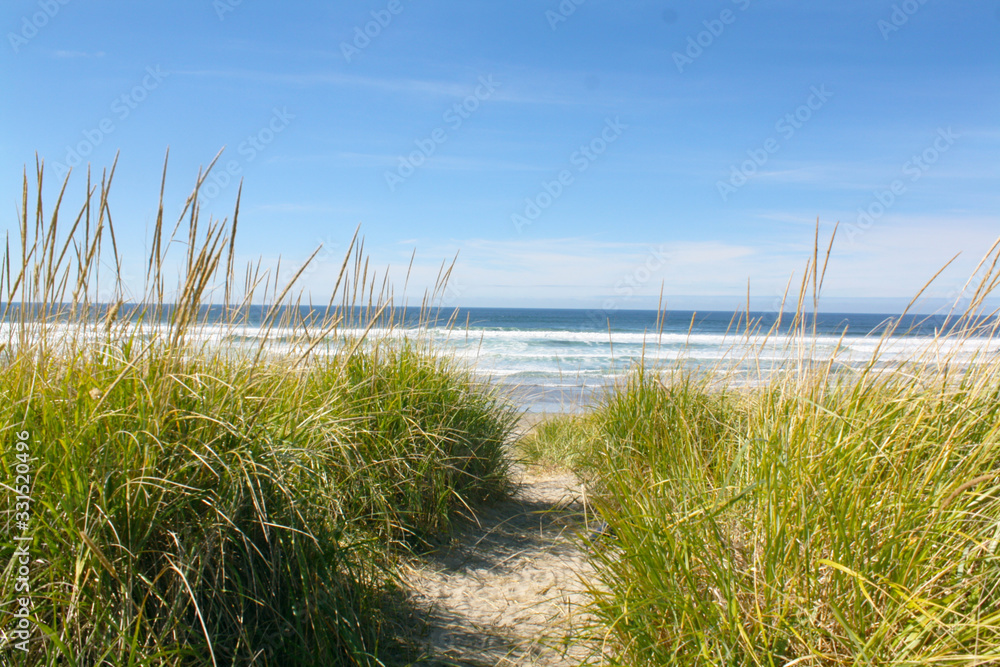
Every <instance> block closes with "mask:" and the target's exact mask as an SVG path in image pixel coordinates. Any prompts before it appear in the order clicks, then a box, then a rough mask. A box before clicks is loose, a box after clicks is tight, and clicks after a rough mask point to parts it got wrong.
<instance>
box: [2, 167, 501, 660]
mask: <svg viewBox="0 0 1000 667" xmlns="http://www.w3.org/2000/svg"><path fill="white" fill-rule="evenodd" d="M113 174H114V168H112V169H111V170H110V172H109V173H107V174H105V175H104V176H103V177H102V178H101V181H100V183H98V184H91V179H90V175H89V174H88V176H87V194H86V195H85V197H84V201H83V202H82V204H81V205H80V207H79V208H78V209H77V210H75V211H73V212H71V215H70V216H69V218H70V221H71V222H70V223H68V224H67V223H65V222H60V214H61V209H62V208H63V195H64V193H65V192H66V189H67V183H68V179H67V182H64V183H63V184H62V190H61V191H60V194H59V198H58V203H57V204H56V206H55V210H52V211H43V205H42V202H43V197H42V189H43V176H44V169H43V167H42V166H41V165H38V167H37V171H36V174H35V178H34V179H33V182H32V183H31V184H30V185H31V186H32V187H34V188H35V189H36V192H35V193H33V194H32V195H29V189H30V188H29V180H30V179H29V178H28V177H27V175H25V179H24V197H23V205H22V207H21V208H22V210H21V211H20V212H19V214H20V215H19V218H20V220H19V226H20V241H19V243H15V244H14V245H13V246H11V244H8V247H7V250H6V252H5V253H4V257H3V263H2V271H0V295H2V299H3V318H2V322H3V323H4V324H3V326H4V327H5V330H4V340H3V341H0V345H2V347H0V387H2V389H0V392H2V401H0V426H2V428H3V432H4V441H5V447H4V455H3V457H2V458H0V484H2V485H3V486H2V488H3V491H4V494H5V495H6V496H7V497H8V499H9V502H5V503H4V504H3V509H0V513H2V514H3V518H4V527H5V530H6V531H7V534H8V535H10V536H16V537H17V538H18V539H17V540H14V539H7V540H5V541H4V542H3V544H2V546H0V564H2V566H3V569H4V573H3V578H2V581H0V599H2V600H3V601H4V603H5V604H4V605H3V606H0V656H2V660H0V662H2V663H3V664H25V665H115V666H116V667H118V666H123V665H237V664H239V665H251V664H253V665H317V666H330V665H377V664H383V663H385V662H386V661H387V660H389V658H388V657H387V656H394V655H397V654H399V651H401V650H402V649H401V648H400V647H399V646H398V645H397V644H396V643H395V640H394V638H393V635H394V634H395V632H396V626H397V624H398V623H399V622H400V621H399V616H400V614H401V613H402V612H401V611H400V610H399V608H398V607H399V606H398V604H397V603H398V596H395V595H394V592H395V585H396V584H395V581H396V569H395V562H396V557H397V554H398V553H400V552H401V551H402V550H405V549H409V548H413V547H416V548H420V546H421V545H422V544H423V543H424V542H425V541H426V540H427V539H429V538H431V537H433V536H434V535H436V534H438V533H440V532H441V531H443V530H446V529H447V528H448V526H449V524H450V522H451V521H452V520H453V518H454V517H455V516H456V515H457V514H459V513H465V514H469V513H471V512H473V510H474V508H475V506H476V504H477V503H482V502H488V501H490V500H494V499H498V498H502V497H504V496H505V495H506V494H507V493H509V491H510V488H511V487H510V480H509V477H508V470H507V465H508V463H507V457H506V453H505V451H506V450H505V447H506V445H507V443H508V441H509V439H510V434H511V433H512V430H513V428H514V426H515V422H516V419H517V416H518V415H517V413H516V412H515V411H514V410H513V409H512V408H511V407H510V406H509V405H508V404H507V403H505V402H504V401H503V400H502V399H501V398H500V397H499V396H497V395H496V394H495V393H492V392H491V391H490V390H489V389H487V388H485V387H483V386H482V385H481V384H480V383H476V382H475V381H474V379H473V377H472V376H471V374H470V371H469V370H468V369H466V368H464V367H462V366H459V365H458V364H456V363H455V362H454V361H452V360H449V359H446V358H442V357H440V356H438V355H436V354H435V353H434V350H432V349H431V348H430V347H428V345H427V344H426V343H425V342H422V341H421V340H420V339H419V336H417V337H416V338H415V339H413V340H408V339H404V338H403V337H401V336H393V335H389V334H390V333H391V329H392V326H393V323H394V322H396V321H397V318H395V317H394V314H393V310H392V309H393V299H392V294H391V291H389V290H390V288H388V287H386V285H385V283H378V282H377V281H376V279H375V278H374V275H373V274H374V272H370V271H369V268H368V266H367V263H366V260H364V256H363V252H362V251H361V243H354V242H352V244H351V249H350V250H349V251H348V253H347V256H346V257H345V259H344V263H343V266H341V269H340V277H339V278H338V280H337V284H336V285H335V286H331V288H332V289H333V292H334V296H333V299H331V305H330V307H329V308H327V309H326V310H325V311H324V314H323V316H322V318H320V319H318V320H313V319H308V317H309V316H303V315H301V312H302V311H300V310H299V309H298V308H297V307H296V306H298V305H299V301H298V300H297V297H295V293H294V291H293V290H294V288H293V286H292V284H279V283H278V281H277V280H275V277H274V276H273V275H271V274H268V273H266V272H263V271H261V270H259V269H257V268H254V267H250V268H248V270H247V271H246V273H245V274H244V275H243V276H242V277H238V274H237V272H236V271H235V270H234V267H233V255H234V250H233V240H234V237H235V233H236V228H237V222H238V216H239V200H238V198H237V204H236V209H235V212H234V215H233V218H232V220H231V221H227V220H223V221H210V222H209V223H207V224H205V223H200V222H199V211H198V204H197V202H198V190H199V188H200V186H201V185H202V183H203V181H204V178H205V175H206V174H207V171H206V172H204V173H203V174H201V175H200V176H199V180H198V183H197V186H196V188H195V190H194V192H193V193H192V195H191V196H190V197H189V198H188V200H187V206H186V207H185V210H184V212H183V213H182V214H181V216H180V218H179V219H178V220H177V222H176V226H175V227H174V230H173V232H172V233H170V232H169V224H168V223H167V222H166V221H165V220H164V214H163V201H162V190H161V202H160V206H159V215H158V218H157V221H156V224H155V229H154V230H153V233H152V241H151V250H150V256H149V259H148V266H147V276H146V283H145V287H144V290H143V292H142V294H140V295H139V296H138V297H131V298H127V297H126V294H127V292H126V290H127V286H125V285H123V283H122V281H121V279H120V275H121V271H120V268H121V258H120V257H119V255H118V241H119V240H120V239H116V237H115V231H116V230H115V227H114V225H113V223H112V217H111V214H110V206H109V205H108V193H109V190H110V184H111V181H112V178H113ZM165 180H166V167H164V182H165ZM62 215H63V216H65V213H63V214H62ZM355 238H356V237H355ZM178 251H179V252H180V253H181V257H180V258H179V260H177V261H175V262H173V263H171V257H172V255H173V254H176V253H177V252H178ZM109 267H110V268H109ZM168 267H177V271H178V273H179V275H178V276H177V277H176V280H177V285H178V289H177V290H170V289H168V285H169V284H171V283H172V282H173V280H174V278H173V277H172V276H168V271H171V270H173V269H172V268H168ZM303 268H304V267H303ZM102 273H103V274H104V275H101V274H102ZM109 273H110V276H109V275H108V274H109ZM301 273H302V270H301V269H300V270H299V272H298V273H297V274H296V276H295V278H298V277H299V275H301ZM446 277H447V276H446V275H445V276H443V278H446ZM108 278H110V284H111V287H110V290H111V291H110V293H111V294H112V297H111V298H110V299H109V298H102V299H100V301H101V303H98V301H97V294H98V287H99V285H101V284H102V283H103V284H104V285H105V286H106V285H107V284H108ZM292 283H294V278H293V280H292ZM442 284H443V281H442ZM102 289H105V290H106V289H108V288H107V287H104V288H102ZM104 293H105V294H107V292H106V291H105V292H104ZM434 297H435V295H434V294H430V295H427V298H426V300H425V306H426V312H427V318H430V317H433V309H432V308H431V305H432V303H433V300H434ZM261 301H263V302H264V303H266V304H269V306H267V307H266V308H265V309H264V311H263V312H264V315H263V317H262V324H261V327H260V328H261V329H262V330H264V331H270V332H272V333H273V335H272V336H264V337H261V338H254V339H253V340H252V341H251V342H250V343H246V342H245V341H244V342H243V343H241V342H240V341H241V340H242V336H243V333H242V332H244V331H245V328H246V327H247V326H249V325H250V322H249V315H248V313H249V312H250V310H251V309H250V308H249V306H250V304H252V303H260V302H261ZM213 302H215V303H219V302H221V303H223V304H227V305H228V306H229V309H230V310H231V314H230V315H228V317H227V319H226V320H225V321H224V322H222V323H221V324H219V323H218V322H217V321H215V320H211V321H210V320H209V315H210V312H211V311H210V310H209V309H208V305H209V304H210V303H213ZM280 306H285V307H284V308H282V307H280ZM207 324H211V325H212V327H214V331H215V332H216V333H215V334H213V335H215V340H214V342H213V341H211V340H209V341H208V342H206V335H205V334H204V332H205V331H206V330H207V329H212V327H206V325H207ZM375 325H378V326H375ZM257 328H258V327H257V325H256V323H255V324H254V326H253V329H254V330H257ZM220 331H221V334H220V333H219V332H220ZM289 331H291V332H293V334H292V335H290V336H289V335H287V332H289ZM277 332H283V333H281V334H280V335H279V334H278V333H277ZM219 336H221V337H222V338H221V340H220V339H219ZM208 338H211V336H208ZM19 475H20V477H19ZM19 496H24V500H23V501H22V502H21V504H17V503H16V501H17V500H18V497H19ZM19 600H20V601H24V604H23V605H22V604H21V603H20V602H18V601H19ZM22 649H23V650H22Z"/></svg>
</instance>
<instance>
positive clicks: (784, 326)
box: [3, 304, 1000, 412]
mask: <svg viewBox="0 0 1000 667" xmlns="http://www.w3.org/2000/svg"><path fill="white" fill-rule="evenodd" d="M12 305H13V304H12ZM299 310H300V312H299V313H298V315H299V316H300V317H301V318H302V319H305V320H313V321H315V322H318V321H319V320H321V319H322V316H323V314H324V313H323V312H322V311H321V310H310V309H308V308H305V307H303V308H301V309H299ZM265 312H266V309H265V308H264V307H263V306H251V307H250V308H249V309H247V310H246V311H245V312H244V313H243V316H242V320H241V321H242V323H241V325H240V326H237V327H233V326H231V325H226V324H222V322H226V321H227V319H228V318H229V314H228V313H226V312H225V310H224V309H223V308H221V307H219V306H213V307H208V308H206V309H204V310H203V311H202V318H201V319H202V321H203V322H205V323H206V324H205V325H204V326H203V327H202V328H201V329H199V330H198V331H196V332H192V335H191V336H189V340H190V339H194V340H197V339H202V340H204V341H206V342H211V343H213V344H219V345H222V346H225V347H232V348H238V347H249V346H255V345H256V344H257V342H259V340H260V336H261V335H262V331H263V329H262V327H261V324H262V322H263V319H264V315H265ZM101 314H102V311H101V309H100V307H99V308H98V311H97V312H96V313H95V318H96V317H100V316H101ZM366 315H367V313H366V311H361V310H356V311H354V312H353V320H351V321H349V322H347V323H346V325H345V326H343V327H341V329H340V332H339V333H340V334H347V335H351V334H359V333H361V332H362V331H364V330H365V329H366V328H367V325H368V320H367V319H366ZM11 316H12V315H10V314H9V315H8V320H10V318H11ZM49 316H50V317H51V312H50V313H49ZM120 316H123V317H124V319H133V318H134V315H132V316H130V315H129V314H128V312H127V307H126V309H125V310H123V311H122V312H121V313H120ZM169 316H170V313H169V311H167V312H164V313H163V316H162V320H164V321H165V320H166V319H168V318H169ZM56 319H58V318H56ZM749 319H750V322H751V326H750V327H749V328H748V326H747V317H746V314H745V313H744V314H735V315H734V314H733V313H728V312H693V311H665V312H663V313H662V314H658V313H657V312H656V311H652V310H614V311H601V310H581V309H559V308H459V309H440V310H438V311H437V312H436V313H434V316H433V317H431V318H430V321H428V313H427V312H426V311H425V312H424V313H423V319H421V313H420V311H419V309H416V308H406V309H398V310H397V311H396V313H395V325H394V326H393V327H389V326H388V325H389V322H388V321H386V318H384V317H383V321H381V322H376V323H374V325H373V326H372V327H371V330H370V334H371V335H374V336H378V335H380V334H383V335H389V336H394V337H400V336H410V337H419V338H422V339H425V340H429V341H430V342H431V344H432V345H433V349H436V350H438V351H440V352H441V353H443V354H448V355H451V356H453V357H455V358H457V359H458V360H460V361H461V362H462V363H464V364H467V365H468V366H469V367H471V368H472V369H473V370H474V373H475V374H476V375H477V376H478V377H479V378H481V379H482V380H483V381H484V382H490V383H493V384H496V385H499V386H500V387H501V388H502V389H503V391H504V392H506V393H507V394H508V395H509V396H510V397H511V398H512V400H514V401H515V402H516V403H517V405H518V406H519V407H520V408H521V409H524V410H526V411H529V412H575V411H581V410H585V409H587V408H588V407H590V406H592V405H593V404H594V403H595V402H597V401H600V399H601V397H602V395H603V393H604V392H605V391H606V390H607V388H608V387H610V386H612V385H613V384H614V383H615V382H618V381H621V380H622V379H623V378H624V377H625V376H626V374H627V373H628V372H630V371H631V370H632V369H634V368H636V367H637V365H640V364H641V365H643V366H645V367H647V368H677V367H681V368H684V369H687V370H691V371H695V372H705V373H717V374H719V375H720V376H723V375H724V376H725V377H726V378H727V382H729V383H748V384H753V383H760V382H763V381H766V379H767V376H768V375H769V374H770V373H773V372H775V371H776V370H780V369H783V368H788V367H789V366H790V365H791V366H795V365H800V364H802V363H814V364H815V363H826V362H828V361H829V360H830V359H833V360H834V363H835V367H836V368H837V369H838V370H848V371H849V370H850V369H851V368H858V367H861V366H863V365H865V364H867V363H868V362H869V361H870V360H871V358H872V355H873V353H874V352H875V351H876V349H878V350H879V365H881V366H892V365H895V364H898V363H900V362H902V361H907V360H914V359H918V358H919V359H921V360H923V361H930V362H932V363H942V364H943V363H948V364H950V365H953V366H954V365H962V364H967V363H976V362H982V361H989V360H993V359H997V355H1000V339H998V338H997V337H992V336H990V335H988V330H989V329H990V326H988V325H993V324H995V320H989V321H988V322H985V323H981V328H980V333H979V334H978V335H976V336H972V337H969V338H967V339H966V340H962V341H959V340H956V339H948V338H941V337H938V335H937V334H939V333H941V332H947V331H949V330H950V329H952V328H953V327H955V326H956V323H957V321H956V319H955V318H952V319H950V320H949V319H948V318H947V317H946V316H944V315H931V316H927V315H910V316H905V317H902V318H900V317H899V316H892V315H872V314H859V313H820V314H819V315H818V316H816V317H815V321H813V317H812V316H811V315H810V316H808V317H807V318H806V321H805V329H806V331H807V335H805V336H789V332H790V327H791V326H792V325H793V317H792V316H791V315H789V314H787V313H785V314H784V315H783V316H782V317H781V321H780V326H779V325H778V314H777V313H776V312H751V313H750V318H749ZM147 322H148V319H147ZM3 326H4V327H9V326H10V322H9V321H8V322H7V323H4V325H3ZM772 330H773V331H774V333H773V334H771V335H768V332H769V331H772ZM317 331H318V327H317V326H315V325H314V326H312V327H311V328H310V333H311V334H315V333H316V332H317ZM887 331H891V332H892V333H891V335H890V336H889V337H888V338H886V339H885V340H884V341H883V335H884V334H885V333H886V332H887ZM983 332H985V334H986V335H984V333H983ZM300 333H301V330H300V331H298V332H296V331H291V330H288V331H283V330H281V329H272V330H271V331H270V334H269V336H270V338H271V340H272V346H273V347H274V348H275V349H277V350H278V351H280V350H281V349H282V348H283V347H285V346H288V345H291V344H292V343H291V342H292V341H294V340H298V339H299V337H300ZM331 342H332V344H333V345H334V346H336V345H337V344H338V343H337V341H336V340H335V341H331ZM322 349H323V346H318V350H322Z"/></svg>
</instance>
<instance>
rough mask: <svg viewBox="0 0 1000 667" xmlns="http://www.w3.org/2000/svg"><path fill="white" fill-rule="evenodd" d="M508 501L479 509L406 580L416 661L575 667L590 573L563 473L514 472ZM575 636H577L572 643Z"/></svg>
mask: <svg viewBox="0 0 1000 667" xmlns="http://www.w3.org/2000/svg"><path fill="white" fill-rule="evenodd" d="M520 482H521V485H520V489H519V491H518V493H516V494H515V495H514V497H513V498H512V499H510V500H508V501H506V502H504V503H501V504H499V505H497V506H495V507H492V508H487V509H485V510H482V511H481V512H480V513H479V517H478V521H479V524H478V525H476V524H475V523H470V524H466V525H465V526H463V527H462V528H460V529H458V530H457V531H456V532H455V533H454V534H453V535H452V537H451V541H450V543H449V544H448V545H446V546H443V547H441V548H439V549H438V550H437V551H436V552H435V553H432V554H430V555H429V556H426V557H424V558H422V559H421V560H419V561H414V562H413V563H411V564H410V566H409V567H408V568H407V572H406V575H405V578H406V581H407V584H408V585H409V587H410V589H411V591H412V593H411V600H412V602H413V604H414V606H415V607H416V608H417V609H418V610H420V613H422V614H423V615H424V619H425V621H426V623H427V630H428V632H427V634H426V636H425V637H424V644H425V650H426V655H428V656H430V657H429V658H428V659H427V660H425V661H424V662H421V663H418V664H421V665H463V666H464V665H468V666H472V665H476V666H480V665H490V666H494V665H501V666H504V667H506V666H513V665H545V666H550V665H551V666H555V665H579V664H580V663H581V661H582V660H583V659H585V658H587V657H588V656H589V655H591V654H592V653H593V649H592V644H588V643H587V642H585V641H583V640H581V639H579V636H580V634H581V633H582V632H583V631H584V630H585V628H584V627H583V626H584V623H583V622H584V621H585V620H586V619H585V617H584V616H583V615H582V610H581V608H580V607H581V605H582V604H585V603H586V599H587V598H586V595H585V594H584V593H583V590H584V587H583V584H582V583H581V581H580V578H581V576H584V577H585V576H587V575H588V574H589V573H590V571H591V570H590V568H589V566H588V564H587V563H586V560H585V559H584V556H583V554H582V553H581V552H580V550H579V548H578V547H577V545H576V544H574V543H573V540H572V538H573V536H574V535H575V534H577V533H578V532H579V531H583V530H586V527H585V525H584V515H583V504H582V498H581V489H580V485H579V483H578V482H577V480H576V478H575V477H574V476H573V475H571V474H565V473H563V474H549V475H539V474H531V473H526V472H524V471H521V473H520ZM574 635H575V636H576V638H574Z"/></svg>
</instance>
